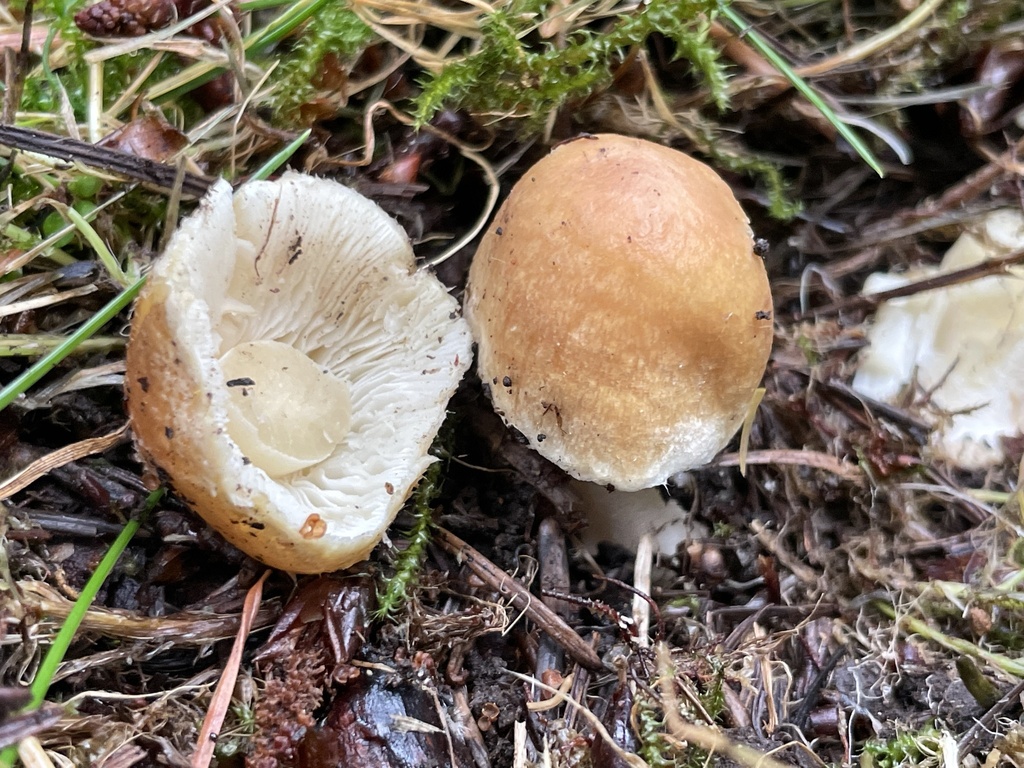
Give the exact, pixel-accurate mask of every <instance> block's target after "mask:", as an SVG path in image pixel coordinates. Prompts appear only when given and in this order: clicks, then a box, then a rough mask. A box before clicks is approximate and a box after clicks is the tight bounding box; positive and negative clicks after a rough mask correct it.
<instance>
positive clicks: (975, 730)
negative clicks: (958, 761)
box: [956, 681, 1024, 756]
mask: <svg viewBox="0 0 1024 768" xmlns="http://www.w3.org/2000/svg"><path fill="white" fill-rule="evenodd" d="M1021 695H1024V681H1022V682H1019V683H1017V684H1016V685H1015V686H1013V688H1011V689H1010V690H1008V691H1007V692H1006V693H1005V694H1003V696H1002V697H1001V698H1000V699H999V701H997V702H996V703H995V704H993V705H992V706H991V707H989V709H988V711H987V712H986V713H985V714H984V715H982V716H981V718H980V719H978V720H975V721H974V725H972V726H971V727H970V728H969V729H968V730H967V733H965V734H964V735H963V736H962V737H961V738H960V741H959V742H957V745H956V749H957V754H959V755H961V756H964V755H969V754H970V753H971V751H972V750H973V749H974V747H975V745H976V744H977V743H978V741H979V740H980V739H981V738H982V737H983V736H985V735H987V734H991V733H992V732H993V731H995V730H996V720H997V719H998V718H999V717H1000V716H1001V715H1002V714H1003V713H1004V712H1006V710H1007V709H1009V708H1010V707H1012V706H1013V705H1015V704H1016V705H1019V704H1020V697H1021Z"/></svg>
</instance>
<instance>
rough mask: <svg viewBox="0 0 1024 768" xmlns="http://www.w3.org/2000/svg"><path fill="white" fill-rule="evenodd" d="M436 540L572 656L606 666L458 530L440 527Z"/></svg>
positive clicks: (599, 668)
mask: <svg viewBox="0 0 1024 768" xmlns="http://www.w3.org/2000/svg"><path fill="white" fill-rule="evenodd" d="M436 540H437V541H438V543H440V544H441V546H443V547H444V548H445V549H446V550H448V551H449V552H450V553H451V554H453V555H455V556H456V557H457V558H458V559H459V560H460V562H462V563H464V564H465V565H466V566H467V567H468V568H469V569H470V570H471V571H473V573H475V574H476V575H477V576H479V577H480V578H481V579H483V580H484V581H485V582H487V584H488V585H489V586H490V587H491V588H492V589H493V590H495V591H496V592H498V593H500V594H502V595H504V596H506V597H507V598H508V600H509V602H510V603H511V605H512V606H513V607H514V608H516V609H518V610H520V611H523V612H524V613H525V614H526V615H527V616H528V617H529V618H530V619H531V620H532V621H533V622H534V623H535V624H536V625H537V626H538V627H540V628H541V629H542V630H544V631H545V632H547V633H548V634H549V635H551V637H553V638H554V639H556V640H558V641H559V642H560V643H561V644H562V646H563V647H564V648H565V650H566V653H568V654H569V655H570V656H572V658H573V659H574V660H575V661H576V663H577V664H579V665H581V666H583V667H586V668H587V669H592V670H594V671H602V670H604V669H605V665H604V663H603V662H602V661H601V657H600V656H598V655H597V652H596V651H594V649H593V648H591V647H590V645H589V644H588V643H587V642H586V641H584V640H583V638H581V637H580V636H579V635H577V634H576V632H575V631H573V629H572V627H570V626H569V625H568V624H566V623H565V622H564V621H563V620H562V619H561V617H559V615H558V614H557V613H555V612H554V611H552V610H551V609H550V608H548V607H547V606H546V605H544V602H543V601H542V600H540V599H538V598H536V597H534V596H533V595H532V594H531V593H530V591H529V590H527V589H526V587H524V586H523V585H522V584H520V583H519V582H518V581H516V580H515V579H513V578H512V577H511V576H509V575H508V574H507V573H505V572H504V571H503V570H501V569H500V568H499V567H498V566H496V565H495V564H494V563H492V562H491V561H490V560H488V559H487V558H486V557H484V556H483V555H481V554H480V553H479V552H477V551H476V550H475V549H473V547H471V546H469V544H467V543H466V542H464V541H463V540H462V539H460V538H459V537H458V536H456V535H455V534H453V533H450V532H448V531H446V530H445V529H443V528H438V529H437V539H436Z"/></svg>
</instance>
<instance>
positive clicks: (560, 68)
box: [416, 0, 726, 122]
mask: <svg viewBox="0 0 1024 768" xmlns="http://www.w3.org/2000/svg"><path fill="white" fill-rule="evenodd" d="M716 7H717V2H715V0H651V2H649V3H647V4H646V5H643V6H641V9H640V10H638V11H637V12H636V13H633V14H630V15H627V16H620V17H619V18H618V19H616V20H614V21H611V22H609V23H606V25H605V27H604V28H603V29H601V30H597V29H590V28H585V29H579V30H576V31H574V32H571V33H569V34H568V35H567V37H566V40H565V45H564V46H559V45H557V44H556V43H555V41H553V40H542V39H539V38H538V36H537V35H535V34H534V33H533V31H532V30H533V28H534V27H535V26H536V19H537V18H538V14H539V13H540V11H541V10H542V9H541V7H540V6H538V4H537V3H535V2H530V1H528V2H517V3H513V4H512V5H511V6H510V7H509V9H508V10H498V11H494V12H493V13H488V15H487V16H486V18H485V19H484V21H483V23H482V26H481V35H482V37H481V40H480V44H479V48H478V49H477V50H476V51H474V52H473V53H472V54H470V55H469V56H467V57H466V58H464V59H461V60H458V61H454V62H452V63H450V64H448V65H447V66H445V67H444V69H443V70H442V71H441V72H440V73H438V74H436V75H434V76H432V77H430V78H429V79H428V80H427V82H426V83H424V88H423V92H422V93H421V94H420V96H419V97H418V99H417V102H416V117H417V119H418V120H419V121H420V122H426V121H427V120H429V119H430V118H431V117H432V116H433V115H434V114H436V113H437V112H438V111H439V110H440V109H442V108H443V107H446V106H447V107H462V108H465V109H468V110H470V111H472V112H476V113H491V114H500V115H510V116H516V117H521V118H526V119H527V120H528V121H533V122H536V121H543V120H544V119H545V118H546V117H547V115H548V114H549V113H550V112H551V111H552V110H555V109H558V108H559V107H561V106H562V105H563V104H565V103H566V102H569V101H571V100H578V99H582V98H585V97H587V96H589V95H590V94H592V93H595V92H596V91H598V90H599V89H601V88H602V87H605V86H607V85H608V84H609V83H610V82H611V79H612V75H613V70H614V66H615V64H616V63H617V62H618V61H621V60H622V58H623V57H624V56H625V55H626V53H627V52H628V51H629V49H630V48H632V47H633V46H637V45H642V44H643V43H644V42H646V40H647V39H648V38H649V37H650V36H651V35H652V34H654V33H659V34H661V35H663V36H665V37H666V38H668V39H669V40H671V41H672V42H673V43H674V44H675V53H676V56H677V57H681V58H686V59H688V60H689V61H690V62H691V63H692V64H693V66H694V70H695V71H696V72H697V73H698V74H699V76H700V77H701V78H702V80H703V81H704V83H705V84H706V85H707V86H708V88H709V90H710V92H711V98H712V100H713V101H714V102H715V103H716V104H717V105H718V106H719V108H724V107H725V105H726V92H725V83H726V77H725V72H724V69H723V66H722V64H721V62H720V61H719V56H718V51H717V49H716V48H715V47H714V45H713V44H712V43H711V41H710V39H709V36H708V30H709V28H710V24H711V20H712V19H713V18H714V15H715V11H716Z"/></svg>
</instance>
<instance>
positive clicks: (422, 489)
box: [376, 461, 442, 619]
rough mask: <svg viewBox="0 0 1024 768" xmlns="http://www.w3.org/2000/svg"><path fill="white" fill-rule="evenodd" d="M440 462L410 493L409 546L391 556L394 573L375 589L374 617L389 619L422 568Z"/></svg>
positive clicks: (428, 470) (438, 482) (431, 519)
mask: <svg viewBox="0 0 1024 768" xmlns="http://www.w3.org/2000/svg"><path fill="white" fill-rule="evenodd" d="M441 467H442V463H441V462H439V461H438V462H435V463H434V464H431V465H430V468H429V469H427V471H426V473H425V474H424V475H423V479H422V480H420V483H419V485H418V486H416V491H415V492H414V493H413V505H412V506H413V517H414V518H415V522H414V523H413V526H412V530H410V531H409V532H408V534H407V537H408V539H409V545H408V546H407V547H406V548H405V549H403V550H402V551H401V552H399V553H398V556H397V557H396V558H395V572H394V574H393V575H392V576H391V578H390V579H387V580H386V581H385V583H384V585H383V588H382V589H380V590H378V592H377V604H378V608H377V613H376V615H377V618H381V619H387V618H391V617H393V616H394V615H395V613H397V611H398V610H399V609H400V608H401V607H402V606H403V605H405V602H406V600H408V599H409V591H410V590H411V589H412V588H413V587H414V586H415V584H416V580H417V578H418V577H419V573H420V570H421V569H422V567H423V558H424V556H425V555H426V554H427V544H429V543H430V529H431V527H432V526H433V524H434V510H433V504H434V502H435V501H436V500H437V496H438V494H439V493H440V492H441V479H442V478H441Z"/></svg>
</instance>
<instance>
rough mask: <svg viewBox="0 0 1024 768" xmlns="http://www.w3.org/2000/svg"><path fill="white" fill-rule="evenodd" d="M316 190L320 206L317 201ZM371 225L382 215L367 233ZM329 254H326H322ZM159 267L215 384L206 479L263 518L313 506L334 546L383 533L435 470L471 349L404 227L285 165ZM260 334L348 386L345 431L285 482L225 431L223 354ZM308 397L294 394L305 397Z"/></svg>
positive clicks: (226, 191) (207, 214)
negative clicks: (435, 445)
mask: <svg viewBox="0 0 1024 768" xmlns="http://www.w3.org/2000/svg"><path fill="white" fill-rule="evenodd" d="M314 188H318V189H316V190H315V191H316V192H319V193H320V197H319V198H318V199H319V200H320V201H321V202H319V203H318V204H317V205H314V206H311V204H310V200H311V199H313V198H314V197H315V196H314V195H313V194H311V193H312V192H313V191H314ZM367 221H372V222H376V229H375V231H373V232H372V233H367V232H366V229H367V226H366V224H367ZM318 251H319V252H327V253H329V254H330V256H328V257H324V256H323V255H322V254H321V255H320V256H317V257H316V260H315V261H314V260H313V258H312V257H311V256H310V254H311V253H314V252H318ZM307 262H308V263H307ZM154 273H155V274H159V276H160V278H161V279H163V280H167V281H168V282H169V283H171V284H174V285H176V286H177V288H176V290H175V291H174V292H172V293H171V295H170V296H169V297H168V299H167V301H168V308H167V315H168V318H169V319H170V322H171V323H172V324H173V323H174V321H175V318H178V320H177V323H176V324H177V327H176V328H174V327H172V330H173V331H174V332H175V333H176V334H177V335H178V338H179V339H180V340H181V342H182V343H181V344H180V347H181V350H182V351H183V352H184V353H187V354H189V355H190V358H189V359H188V360H183V363H185V364H186V365H188V366H189V367H191V368H192V369H193V370H194V372H195V375H196V378H197V379H199V380H200V381H202V382H203V383H204V387H205V389H206V392H207V401H208V405H209V407H208V412H207V413H206V414H205V418H206V420H207V422H208V423H209V426H210V431H211V436H212V439H213V440H214V441H215V443H216V450H215V451H213V452H211V455H210V458H209V459H208V461H209V462H210V463H212V464H215V465H219V466H211V467H209V469H210V470H214V471H210V472H208V473H207V474H208V475H209V476H210V477H215V476H220V477H222V478H223V482H222V483H221V484H220V487H216V488H211V491H212V492H213V493H215V494H225V495H227V496H228V497H230V499H231V501H232V502H233V503H234V504H236V505H238V506H240V507H249V506H253V515H254V519H256V520H257V521H259V522H266V521H263V520H260V514H261V512H260V510H261V509H264V508H265V509H270V510H274V512H273V514H277V515H281V516H283V518H284V521H283V522H284V527H285V528H288V529H290V530H292V531H298V530H300V529H302V527H303V526H304V525H307V521H308V519H309V515H310V514H311V513H314V512H315V513H319V514H320V515H321V516H322V518H323V519H324V521H325V522H326V523H327V529H326V532H325V533H324V534H323V535H324V536H325V537H326V538H328V539H335V538H350V537H355V538H365V537H366V536H368V535H379V534H380V533H381V532H382V531H383V528H384V527H385V526H386V525H387V524H388V523H389V522H390V520H391V518H392V517H393V516H394V514H395V512H396V511H397V509H398V507H399V506H400V505H401V504H402V502H403V501H404V499H405V498H406V497H407V495H408V493H409V491H410V490H411V487H412V486H413V484H414V483H415V482H416V480H417V479H418V478H419V477H420V475H421V474H422V473H423V471H424V470H425V469H426V467H427V466H429V464H430V463H431V461H432V459H431V457H430V456H429V455H427V448H428V447H429V445H430V443H431V441H432V439H433V437H434V436H435V434H436V432H437V429H438V428H439V426H440V424H441V421H442V420H443V417H444V413H445V404H446V403H447V401H448V399H449V398H450V396H451V394H452V393H453V392H454V390H455V388H456V386H457V385H458V382H459V380H460V379H461V377H462V374H463V373H464V372H465V370H466V368H467V367H468V365H469V361H470V357H471V347H470V344H471V341H470V336H469V331H468V328H467V327H466V325H465V323H464V322H463V321H462V319H461V318H460V317H458V305H457V303H456V302H455V300H454V299H452V298H451V296H449V295H448V294H447V292H446V290H445V289H444V287H443V286H442V285H441V284H440V283H439V282H438V281H437V280H436V279H435V278H434V277H433V276H432V275H430V274H427V273H418V272H416V271H415V269H414V261H413V254H412V249H411V246H410V245H409V241H408V239H407V237H406V235H405V233H404V232H403V231H402V229H401V228H400V227H399V226H398V225H397V224H396V223H395V222H394V221H393V220H391V219H390V217H388V216H387V215H385V214H384V213H383V212H382V211H381V210H380V209H379V208H378V207H377V206H376V205H375V204H373V203H372V202H370V201H369V200H367V199H365V198H363V197H362V196H360V195H358V194H357V193H355V192H353V191H351V190H349V189H347V188H345V187H343V186H341V185H338V184H335V183H333V182H328V181H323V180H318V179H314V178H311V177H306V176H300V175H297V174H288V175H286V176H285V177H284V178H283V179H282V180H281V181H280V182H274V183H271V182H255V183H249V184H246V185H244V186H243V187H241V188H240V189H239V190H238V191H237V192H235V194H234V195H233V196H232V193H231V189H230V187H229V186H228V185H227V184H226V183H224V182H221V183H220V184H218V185H217V186H216V187H215V188H214V190H213V191H212V192H211V194H210V196H208V198H207V200H206V201H205V203H204V208H203V209H202V212H201V214H200V215H197V216H194V217H192V218H191V219H190V220H189V221H186V222H185V223H183V225H182V227H181V228H180V229H179V232H178V233H177V235H176V237H175V240H174V242H173V243H172V246H171V248H170V249H169V252H168V253H167V254H166V255H165V256H164V258H163V259H161V260H160V261H159V262H158V264H157V266H156V267H155V268H154ZM258 339H269V340H273V341H278V342H283V343H286V344H289V345H291V346H293V347H295V348H296V349H298V350H300V351H302V352H303V353H304V354H306V355H308V356H309V358H310V359H312V360H313V361H314V362H315V363H316V364H317V365H318V366H320V367H322V368H323V369H325V370H327V371H330V373H331V374H333V375H334V376H336V377H337V378H338V379H340V380H342V381H344V382H347V383H348V385H349V388H350V397H351V409H352V411H351V412H352V416H351V424H350V429H349V432H348V435H347V437H346V439H345V440H344V441H342V442H341V443H340V444H338V445H337V446H336V448H335V450H334V451H333V452H332V453H331V455H330V456H328V457H327V458H326V459H325V460H323V461H322V462H320V463H318V464H315V465H314V466H312V467H309V468H307V469H303V470H300V471H297V472H294V473H292V474H289V475H285V476H283V477H280V478H278V479H277V481H275V480H272V479H271V478H269V477H268V476H267V474H266V473H265V472H263V471H262V470H261V469H259V468H258V467H257V466H256V465H255V464H252V463H248V462H247V460H246V459H245V458H244V457H243V454H242V451H241V450H240V449H239V448H238V446H237V445H236V444H235V443H234V442H233V441H232V440H231V439H230V437H229V436H228V432H227V430H226V428H225V427H226V424H227V415H226V414H227V406H228V393H227V390H226V388H225V387H224V386H223V382H224V379H225V377H224V372H223V370H222V368H221V365H220V363H219V362H218V358H220V357H221V356H223V355H224V354H226V353H227V352H228V351H229V350H231V349H232V348H233V347H235V345H237V344H239V343H243V342H247V341H252V340H258ZM302 397H303V393H302V392H296V393H294V398H295V402H296V403H297V404H298V403H299V402H301V399H302ZM264 500H265V501H266V503H263V502H264ZM270 522H272V523H275V524H274V525H272V526H271V527H277V525H276V523H280V522H281V521H277V520H275V521H270ZM322 543H324V544H326V543H327V542H322Z"/></svg>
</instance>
